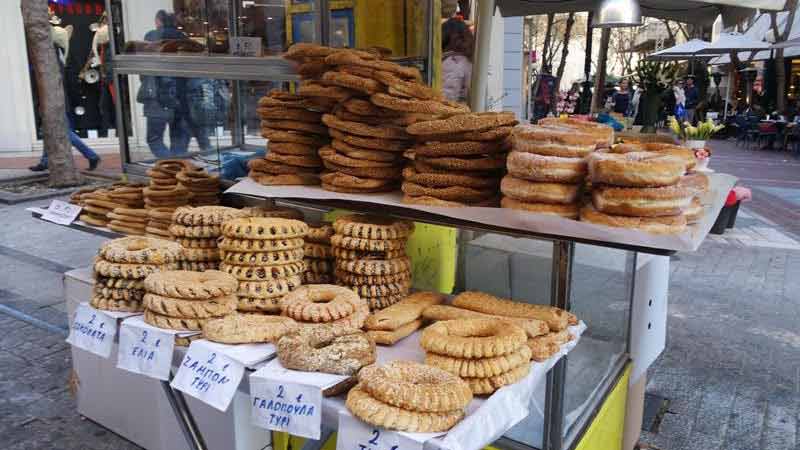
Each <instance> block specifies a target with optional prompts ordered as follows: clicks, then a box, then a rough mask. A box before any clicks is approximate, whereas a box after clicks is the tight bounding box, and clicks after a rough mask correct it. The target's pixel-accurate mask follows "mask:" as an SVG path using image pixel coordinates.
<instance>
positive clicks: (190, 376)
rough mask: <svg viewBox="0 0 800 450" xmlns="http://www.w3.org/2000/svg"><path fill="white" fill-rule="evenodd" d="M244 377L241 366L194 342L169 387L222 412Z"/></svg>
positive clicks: (201, 343)
mask: <svg viewBox="0 0 800 450" xmlns="http://www.w3.org/2000/svg"><path fill="white" fill-rule="evenodd" d="M243 375H244V365H242V363H240V362H238V361H236V360H234V359H231V358H229V357H227V356H226V355H224V354H222V353H219V352H218V351H215V350H213V349H211V348H209V347H208V346H206V345H204V344H203V341H195V342H192V343H191V344H190V345H189V350H188V351H187V352H186V356H184V357H183V361H181V365H180V366H179V367H178V373H176V374H175V379H173V380H172V387H173V388H175V389H177V390H179V391H181V392H184V393H186V394H188V395H191V396H192V397H194V398H196V399H198V400H200V401H202V402H204V403H206V404H208V405H210V406H213V407H214V408H216V409H218V410H220V411H223V412H224V411H226V410H227V409H228V405H230V403H231V400H233V396H234V395H235V394H236V389H237V388H238V387H239V382H240V381H242V376H243Z"/></svg>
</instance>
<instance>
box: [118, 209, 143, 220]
mask: <svg viewBox="0 0 800 450" xmlns="http://www.w3.org/2000/svg"><path fill="white" fill-rule="evenodd" d="M114 212H115V213H117V214H120V215H123V216H129V217H140V218H142V219H147V210H146V209H136V208H115V209H114Z"/></svg>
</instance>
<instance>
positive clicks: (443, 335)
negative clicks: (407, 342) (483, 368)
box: [420, 319, 527, 358]
mask: <svg viewBox="0 0 800 450" xmlns="http://www.w3.org/2000/svg"><path fill="white" fill-rule="evenodd" d="M526 340H527V336H526V334H525V330H523V329H522V328H520V327H519V326H517V325H514V324H511V323H509V322H506V321H502V320H497V319H463V320H445V321H442V322H436V323H434V324H433V325H431V326H429V327H428V328H426V329H425V330H423V332H422V337H421V338H420V345H421V346H422V348H424V349H425V350H427V351H429V352H432V353H436V354H439V355H446V356H454V357H456V358H491V357H494V356H500V355H506V354H509V353H513V352H515V351H517V350H518V349H519V348H520V347H522V346H523V345H525V342H526Z"/></svg>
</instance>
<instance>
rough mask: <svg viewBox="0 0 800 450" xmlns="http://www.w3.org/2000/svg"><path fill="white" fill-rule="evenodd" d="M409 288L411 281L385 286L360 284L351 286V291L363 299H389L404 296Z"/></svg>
mask: <svg viewBox="0 0 800 450" xmlns="http://www.w3.org/2000/svg"><path fill="white" fill-rule="evenodd" d="M410 288H411V280H404V281H399V282H396V283H386V284H362V285H357V286H351V289H352V290H353V291H354V292H355V293H356V294H358V295H359V296H361V297H363V298H376V297H391V296H395V295H406V294H408V290H409V289H410Z"/></svg>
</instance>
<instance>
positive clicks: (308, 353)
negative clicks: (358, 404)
mask: <svg viewBox="0 0 800 450" xmlns="http://www.w3.org/2000/svg"><path fill="white" fill-rule="evenodd" d="M375 357H376V355H375V342H374V341H373V340H372V339H371V338H370V337H369V336H367V334H366V333H364V332H363V331H360V330H355V329H352V328H349V327H343V326H337V325H326V324H318V325H315V326H313V327H309V326H305V327H300V328H298V329H297V330H294V331H292V332H290V333H288V334H285V335H284V336H283V337H282V338H280V340H279V341H278V360H279V361H280V362H281V365H283V367H286V368H287V369H294V370H302V371H306V372H322V373H332V374H336V375H355V374H356V373H358V370H359V369H361V368H362V367H364V366H366V365H369V364H372V363H374V362H375Z"/></svg>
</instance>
